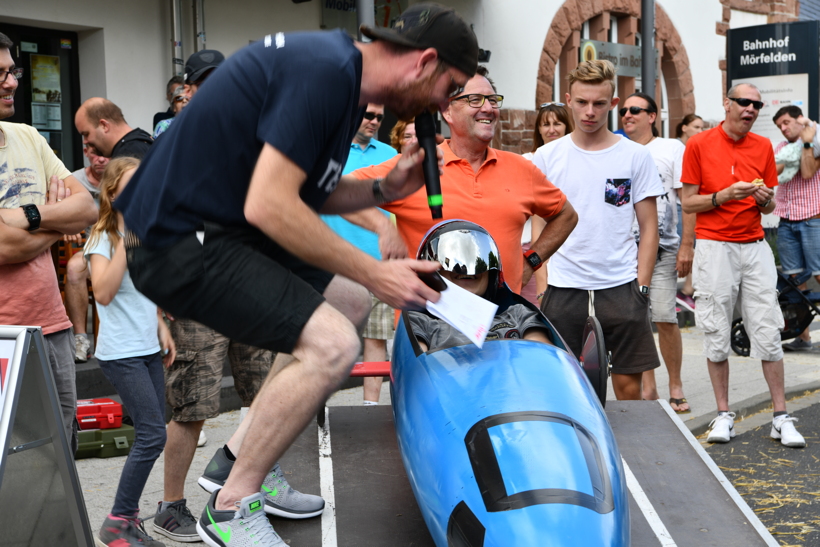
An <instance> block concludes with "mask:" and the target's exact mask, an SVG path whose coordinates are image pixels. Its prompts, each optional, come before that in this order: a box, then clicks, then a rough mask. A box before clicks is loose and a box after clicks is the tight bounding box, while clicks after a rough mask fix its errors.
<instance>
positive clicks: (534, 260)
mask: <svg viewBox="0 0 820 547" xmlns="http://www.w3.org/2000/svg"><path fill="white" fill-rule="evenodd" d="M524 259H525V260H526V261H527V262H529V264H530V267H531V268H532V269H533V270H537V269H538V268H540V267H541V266H543V265H544V262H543V261H542V260H541V257H540V256H538V253H536V252H535V251H533V250H532V249H530V250H529V251H527V252H525V253H524Z"/></svg>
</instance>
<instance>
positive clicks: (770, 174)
mask: <svg viewBox="0 0 820 547" xmlns="http://www.w3.org/2000/svg"><path fill="white" fill-rule="evenodd" d="M763 180H764V182H765V183H766V186H768V187H769V188H774V187H775V186H777V166H776V165H775V163H774V149H772V147H771V146H769V147H768V148H766V171H765V173H764V174H763Z"/></svg>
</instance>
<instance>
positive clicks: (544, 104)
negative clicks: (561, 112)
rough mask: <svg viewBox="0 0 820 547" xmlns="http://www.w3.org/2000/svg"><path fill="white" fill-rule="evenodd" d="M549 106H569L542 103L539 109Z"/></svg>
mask: <svg viewBox="0 0 820 547" xmlns="http://www.w3.org/2000/svg"><path fill="white" fill-rule="evenodd" d="M548 106H567V105H565V104H564V103H541V106H539V107H538V108H547V107H548Z"/></svg>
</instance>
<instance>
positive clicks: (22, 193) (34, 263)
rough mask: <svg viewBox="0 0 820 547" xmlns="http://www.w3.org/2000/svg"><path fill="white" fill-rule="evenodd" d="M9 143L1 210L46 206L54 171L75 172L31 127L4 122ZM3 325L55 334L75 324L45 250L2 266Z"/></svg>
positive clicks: (1, 172) (0, 154) (2, 160)
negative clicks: (19, 326)
mask: <svg viewBox="0 0 820 547" xmlns="http://www.w3.org/2000/svg"><path fill="white" fill-rule="evenodd" d="M0 131H2V132H3V134H4V135H5V136H6V145H5V146H3V147H0V208H2V209H16V208H17V207H20V206H22V205H28V204H30V203H32V204H34V205H44V204H45V202H46V194H47V192H48V184H49V180H50V179H51V176H52V175H56V176H57V177H59V178H60V179H63V180H64V179H65V178H66V177H67V176H69V175H70V174H71V173H70V172H69V171H68V169H66V168H65V165H63V163H62V162H61V161H60V160H59V158H57V156H55V155H54V152H53V151H52V150H51V148H50V147H49V146H48V143H47V142H46V140H45V139H44V138H43V137H42V136H41V135H40V134H39V133H38V132H37V130H36V129H34V128H33V127H31V126H28V125H24V124H19V123H7V122H0ZM0 325H32V326H38V327H42V329H43V334H52V333H55V332H58V331H61V330H64V329H67V328H69V327H70V326H71V321H69V320H68V316H67V315H66V313H65V308H64V307H63V301H62V298H61V297H60V291H59V288H58V286H57V273H56V272H55V271H54V262H53V261H52V259H51V250H50V249H46V250H45V251H43V252H42V253H40V254H39V255H38V256H36V257H34V258H33V259H31V260H29V261H27V262H20V263H17V264H6V265H3V266H0Z"/></svg>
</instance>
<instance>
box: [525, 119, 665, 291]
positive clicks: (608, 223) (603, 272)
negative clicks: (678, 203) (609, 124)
mask: <svg viewBox="0 0 820 547" xmlns="http://www.w3.org/2000/svg"><path fill="white" fill-rule="evenodd" d="M533 163H534V164H535V165H536V167H538V168H539V169H541V171H543V172H544V174H545V175H546V176H547V178H548V179H549V180H550V181H552V183H553V184H554V185H555V186H557V187H558V188H560V189H561V191H563V192H564V194H566V196H567V200H568V201H569V202H570V203H571V204H572V206H573V207H574V208H575V210H576V211H577V212H578V225H577V226H576V227H575V230H573V231H572V233H571V234H570V235H569V237H568V238H567V240H566V241H565V242H564V244H563V245H562V246H561V247H560V248H559V249H558V251H556V253H555V254H554V255H553V256H552V258H550V261H549V262H548V263H547V266H548V268H549V275H548V277H549V284H550V285H551V286H555V287H568V288H576V289H585V290H596V289H609V288H612V287H617V286H620V285H623V284H625V283H629V282H631V281H632V280H634V279H635V278H636V277H637V276H638V246H637V245H636V244H635V238H634V236H633V235H632V220H633V217H634V215H635V207H634V205H635V203H637V202H639V201H643V200H644V199H647V198H654V197H656V196H661V195H663V193H664V190H663V185H662V184H661V179H660V176H659V175H658V169H657V168H656V167H655V162H654V161H653V159H652V156H651V155H650V153H649V150H647V149H646V147H645V146H643V145H640V144H637V143H634V142H632V141H630V140H627V139H619V141H618V142H617V143H616V144H614V145H612V146H610V147H609V148H606V149H604V150H597V151H594V152H590V151H588V150H582V149H581V148H579V147H577V146H576V145H575V143H573V142H572V136H571V135H567V136H566V137H562V138H560V139H558V140H555V141H553V142H551V143H548V144H545V145H544V146H542V147H541V148H539V149H538V150H536V152H535V156H534V157H533Z"/></svg>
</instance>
